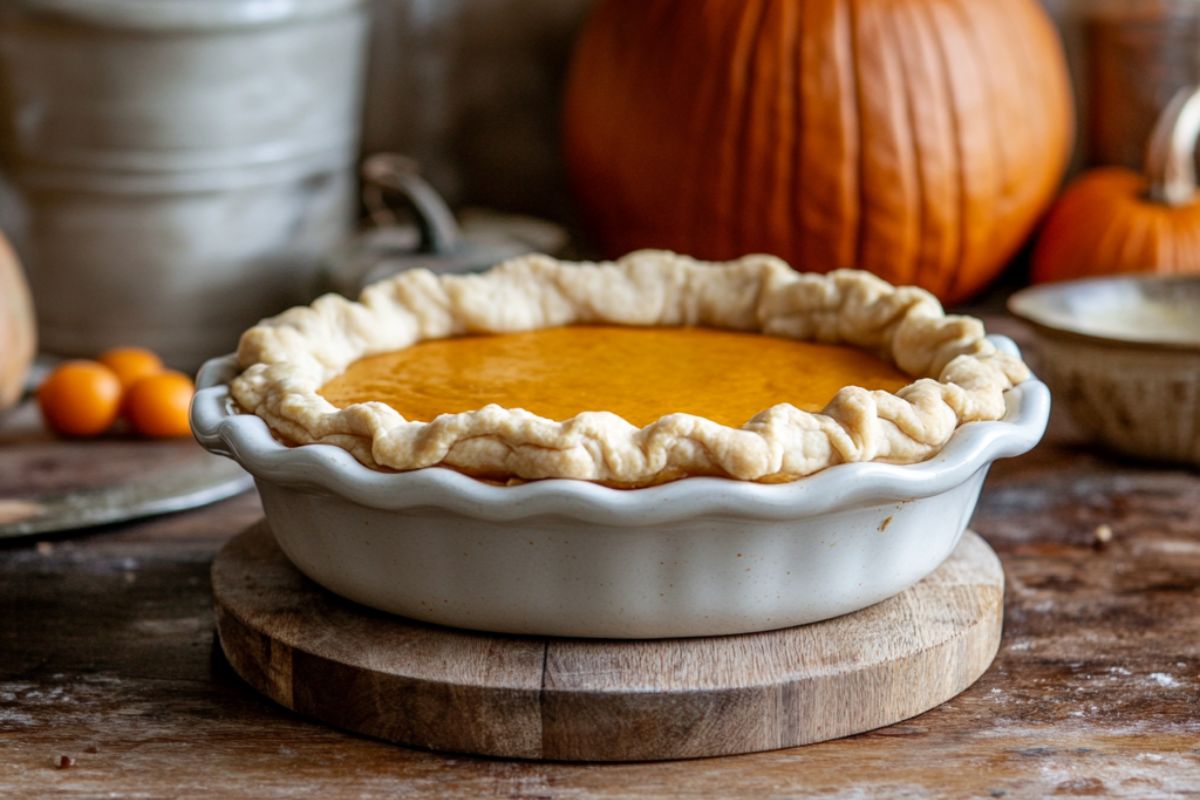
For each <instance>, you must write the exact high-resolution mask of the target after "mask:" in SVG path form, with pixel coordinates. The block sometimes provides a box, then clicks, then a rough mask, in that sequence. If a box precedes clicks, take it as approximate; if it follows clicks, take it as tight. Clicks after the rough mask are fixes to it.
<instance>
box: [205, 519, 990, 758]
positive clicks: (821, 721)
mask: <svg viewBox="0 0 1200 800" xmlns="http://www.w3.org/2000/svg"><path fill="white" fill-rule="evenodd" d="M212 582H213V594H214V598H215V602H216V619H217V631H218V634H219V636H220V640H221V646H222V648H223V649H224V651H225V655H226V657H227V658H228V659H229V662H230V663H231V664H232V666H233V668H234V669H235V670H236V671H237V672H238V674H240V675H241V676H242V678H244V679H245V680H246V681H247V682H248V683H249V684H250V685H251V686H253V687H254V688H255V689H257V690H258V691H260V692H262V693H264V694H266V695H267V696H269V697H270V698H272V699H273V700H275V701H276V702H278V703H280V704H281V705H283V706H286V707H287V708H290V709H293V710H295V711H298V712H300V713H301V714H305V715H308V716H311V717H315V718H316V719H319V720H322V721H324V722H327V723H329V724H331V725H335V726H337V727H340V728H345V729H348V730H352V731H358V732H360V733H365V734H368V735H371V736H376V737H379V738H382V739H387V740H390V741H393V742H399V743H402V744H408V745H416V746H420V747H427V748H432V749H435V750H449V751H457V752H467V753H479V754H485V755H495V756H509V757H518V758H532V759H555V760H585V761H627V760H632V761H637V760H656V759H673V758H692V757H698V756H715V755H730V754H734V753H747V752H753V751H759V750H771V749H776V748H782V747H791V746H793V745H801V744H807V743H811V742H819V741H823V740H826V739H833V738H837V737H841V736H847V735H849V734H853V733H859V732H862V731H867V730H871V729H874V728H879V727H882V726H884V725H889V724H891V723H894V722H898V721H900V720H903V719H907V718H909V717H912V716H914V715H916V714H919V713H921V712H923V711H925V710H927V709H930V708H932V707H934V706H936V705H939V704H940V703H943V702H945V701H946V700H948V699H950V698H951V697H953V696H954V695H956V694H958V693H959V692H961V691H963V690H964V689H966V688H967V687H968V686H970V685H971V684H972V683H973V682H974V681H975V680H976V679H977V678H979V676H980V675H982V674H983V672H984V671H985V670H986V669H987V667H988V665H989V664H990V663H991V661H992V658H993V657H994V656H995V654H996V650H997V648H998V646H999V643H1000V629H1001V623H1002V618H1003V596H1004V573H1003V570H1002V569H1001V566H1000V562H999V560H998V559H997V558H996V555H995V553H993V552H992V550H991V548H989V547H988V545H987V544H986V543H985V542H984V541H983V540H982V539H981V538H979V537H978V536H977V535H975V534H974V533H971V532H969V531H968V532H967V534H966V535H965V536H964V537H963V540H962V542H961V543H960V544H959V546H958V548H957V549H956V550H955V552H954V553H953V555H951V557H950V558H949V559H948V560H947V561H946V562H945V563H944V564H943V565H942V566H941V567H940V568H939V569H938V570H937V571H936V572H934V574H933V575H931V576H929V577H928V578H926V579H925V580H924V581H922V582H921V583H919V584H917V585H916V586H914V587H913V588H911V589H909V590H908V591H906V592H903V593H902V594H900V595H898V596H896V597H893V598H891V599H890V600H886V601H884V602H882V603H880V604H878V605H876V606H873V607H871V608H868V609H864V610H863V611H859V612H857V613H855V614H849V615H847V616H844V617H840V618H837V619H833V620H828V621H825V622H819V623H815V624H812V625H804V626H800V627H796V628H787V629H784V630H778V631H769V632H765V633H755V634H747V635H741V636H722V637H713V638H697V639H662V640H643V641H617V640H586V639H556V638H541V637H529V636H504V635H499V634H490V633H480V632H474V631H464V630H455V629H451V628H442V627H438V626H434V625H427V624H424V623H420V622H414V621H411V620H407V619H403V618H400V617H395V616H390V615H387V614H383V613H380V612H376V611H372V610H370V609H367V608H364V607H362V606H359V605H356V604H354V603H351V602H348V601H346V600H342V599H341V598H339V597H337V596H335V595H333V594H330V593H329V592H326V591H325V590H323V589H321V588H320V587H318V586H317V585H316V584H314V583H312V582H311V581H309V580H308V579H307V578H304V577H303V576H302V575H301V574H300V573H299V572H298V571H297V570H296V569H295V568H294V567H293V566H292V565H291V563H290V562H289V561H288V560H287V559H286V558H285V557H284V555H283V554H282V553H281V552H280V550H279V548H278V547H277V546H276V544H275V541H274V539H273V537H272V536H271V534H270V531H269V529H268V528H267V527H266V525H265V523H262V522H260V523H258V524H256V525H254V526H252V527H250V528H249V529H247V530H246V531H243V532H242V533H241V534H239V535H238V536H236V537H234V538H233V539H232V540H230V542H229V543H228V544H226V545H225V547H224V548H223V549H222V550H221V552H220V553H219V554H218V555H217V558H216V561H215V563H214V564H213V569H212Z"/></svg>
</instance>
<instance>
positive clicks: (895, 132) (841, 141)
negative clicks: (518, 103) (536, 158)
mask: <svg viewBox="0 0 1200 800" xmlns="http://www.w3.org/2000/svg"><path fill="white" fill-rule="evenodd" d="M1072 137H1073V119H1072V111H1071V99H1070V87H1069V83H1068V78H1067V72H1066V65H1065V60H1064V57H1063V52H1062V46H1061V43H1060V41H1059V39H1058V35H1057V33H1056V31H1055V30H1054V27H1053V25H1052V23H1051V22H1050V20H1049V19H1048V17H1047V16H1046V14H1045V12H1044V11H1043V10H1042V9H1041V7H1040V6H1039V4H1038V3H1037V0H1002V2H1001V1H999V0H771V1H770V2H768V0H744V2H736V3H735V2H729V1H728V0H602V2H600V3H599V5H598V6H597V8H596V9H595V10H594V12H593V14H592V16H591V18H590V19H589V21H588V22H587V24H586V25H585V28H584V31H583V33H582V35H581V38H580V40H579V42H578V45H577V47H576V50H575V54H574V58H573V61H572V65H571V70H570V75H569V78H568V85H567V93H566V104H565V111H564V146H565V156H566V161H567V166H568V171H569V175H570V179H571V184H572V189H573V192H574V195H575V197H576V199H577V202H578V206H579V210H580V213H581V214H582V216H583V220H584V222H585V225H586V227H587V228H588V229H589V231H590V232H591V233H592V234H593V235H594V237H595V238H596V240H597V241H598V243H599V244H600V246H601V247H602V248H603V249H604V250H605V251H607V252H608V253H609V254H613V255H615V254H618V253H623V252H626V251H629V250H633V249H636V248H639V247H664V248H670V249H673V250H678V251H681V252H686V253H689V254H692V255H696V256H700V257H705V258H711V259H726V258H733V257H736V256H740V255H743V254H745V253H747V252H765V253H774V254H776V255H779V256H781V257H783V258H785V259H786V260H788V261H790V262H791V263H792V264H793V265H794V266H796V267H797V268H801V269H805V270H815V271H826V270H830V269H833V268H837V267H860V268H865V269H869V270H871V271H873V272H875V273H877V274H879V275H881V276H882V277H884V278H885V279H887V280H888V281H891V282H893V283H901V284H911V283H915V284H919V285H921V286H924V287H925V288H927V289H930V290H932V291H933V292H934V293H935V294H937V295H938V296H939V297H940V298H942V299H943V300H944V301H949V302H953V301H956V300H961V299H964V298H966V297H968V296H969V295H971V294H973V293H975V292H976V291H978V290H979V289H981V288H982V287H983V286H984V285H985V284H987V283H988V282H989V281H990V280H991V279H992V278H994V277H995V276H996V275H997V273H998V272H999V271H1000V270H1002V269H1003V267H1004V265H1005V264H1006V263H1007V261H1008V260H1009V259H1010V257H1011V256H1012V255H1013V254H1014V253H1015V252H1016V250H1017V249H1018V248H1019V247H1020V246H1021V244H1022V243H1023V242H1024V240H1025V239H1026V238H1027V236H1028V235H1029V233H1030V231H1031V229H1032V227H1033V225H1034V224H1035V222H1036V221H1037V220H1038V218H1039V217H1040V215H1041V213H1042V212H1043V211H1044V210H1045V208H1046V206H1047V205H1048V204H1049V202H1050V200H1051V198H1052V197H1053V195H1054V193H1055V192H1056V190H1057V188H1058V185H1059V181H1060V179H1061V177H1062V172H1063V169H1064V167H1065V165H1066V162H1067V157H1068V153H1069V150H1070V147H1071V142H1072Z"/></svg>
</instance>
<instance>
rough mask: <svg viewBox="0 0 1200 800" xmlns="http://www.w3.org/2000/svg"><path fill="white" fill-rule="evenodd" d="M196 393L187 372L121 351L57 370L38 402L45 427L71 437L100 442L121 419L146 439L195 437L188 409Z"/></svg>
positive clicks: (136, 350) (141, 352)
mask: <svg viewBox="0 0 1200 800" xmlns="http://www.w3.org/2000/svg"><path fill="white" fill-rule="evenodd" d="M193 391H195V387H194V386H193V385H192V380H191V378H189V377H188V376H187V375H184V374H183V373H182V372H176V371H175V370H170V369H167V368H166V367H164V366H163V363H162V359H160V358H159V357H158V356H157V355H155V354H154V353H152V352H151V351H149V350H146V349H143V348H140V347H118V348H115V349H113V350H108V351H106V352H105V353H103V354H102V355H101V356H100V357H99V358H98V359H97V360H95V361H82V360H81V361H67V362H65V363H63V364H60V365H58V366H57V367H56V368H55V369H54V371H53V372H51V373H50V374H49V375H48V376H47V377H46V379H45V380H44V381H42V384H41V386H39V387H38V391H37V400H38V405H39V406H40V407H41V410H42V417H43V418H44V419H45V420H46V424H47V425H49V426H50V427H51V428H52V429H54V430H55V431H57V432H58V433H61V434H64V435H67V436H97V435H99V434H101V433H104V432H105V431H107V430H108V429H109V428H111V427H112V426H113V423H115V422H116V421H117V419H118V418H119V417H121V416H124V417H125V419H127V420H128V421H129V424H130V425H131V426H132V427H133V429H134V430H135V431H137V432H138V433H140V434H141V435H143V436H152V437H173V436H187V435H188V434H190V433H191V427H190V426H189V425H188V405H189V404H190V403H191V401H192V393H193Z"/></svg>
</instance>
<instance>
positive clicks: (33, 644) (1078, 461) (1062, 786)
mask: <svg viewBox="0 0 1200 800" xmlns="http://www.w3.org/2000/svg"><path fill="white" fill-rule="evenodd" d="M992 326H993V325H992V322H990V321H989V327H992ZM3 425H4V422H3V421H0V429H2V428H3ZM8 442H10V443H11V442H12V440H11V439H10V440H8ZM78 447H79V448H80V449H79V451H78V461H79V465H78V469H80V470H81V471H89V470H90V471H91V474H92V475H93V476H94V477H95V479H96V480H100V479H101V478H102V473H103V472H104V470H105V469H106V466H105V464H104V463H102V462H98V461H97V460H95V459H93V458H92V457H91V452H92V451H91V450H89V449H88V448H89V447H90V445H88V444H80V445H78ZM8 452H9V445H8V444H5V445H3V447H2V448H0V465H5V464H7V461H8V458H9V456H8ZM7 475H8V473H5V476H6V477H5V478H3V480H5V481H7V480H10V478H8V477H7ZM0 488H7V487H0ZM261 516H262V509H261V507H260V505H259V503H258V500H257V498H256V497H255V496H254V495H253V494H249V495H244V496H242V497H240V498H238V499H235V500H231V501H227V502H225V503H222V504H220V505H217V506H213V507H210V508H207V509H203V510H198V511H194V512H188V513H186V514H180V515H175V516H171V517H165V518H161V519H157V520H150V521H143V522H139V523H135V524H130V525H123V526H117V527H112V528H108V529H104V530H99V531H91V532H87V533H84V534H80V535H77V536H76V537H73V538H57V539H53V540H46V541H43V542H40V543H37V542H24V543H16V544H12V545H8V546H0V796H2V797H6V798H7V797H12V798H44V797H45V798H62V797H78V798H96V797H117V798H131V799H134V798H136V799H137V800H145V799H146V798H168V797H171V798H174V797H221V798H323V799H328V798H356V799H357V798H396V797H404V798H457V797H462V798H473V797H489V798H529V799H531V800H532V799H533V798H540V799H542V800H579V799H580V798H667V797H678V798H710V797H728V798H768V797H770V798H818V797H839V798H867V797H870V798H874V797H906V798H916V797H922V798H924V797H939V798H955V799H957V798H974V797H980V798H1042V797H1117V798H1138V799H1139V800H1140V799H1142V798H1183V797H1194V796H1196V794H1197V791H1198V787H1200V713H1198V711H1197V709H1198V708H1200V636H1197V631H1200V474H1198V473H1197V472H1196V471H1189V470H1181V469H1177V468H1173V467H1169V466H1163V465H1154V464H1137V463H1133V462H1129V461H1125V460H1120V459H1116V458H1113V457H1110V456H1108V455H1105V454H1103V453H1100V452H1098V451H1096V450H1094V449H1093V448H1092V447H1090V446H1089V445H1087V444H1086V443H1085V442H1083V441H1082V440H1081V439H1080V438H1079V436H1078V434H1077V432H1076V431H1074V430H1073V429H1072V428H1071V427H1070V425H1069V424H1068V422H1067V420H1066V419H1065V418H1064V417H1062V416H1061V415H1060V414H1059V413H1058V412H1057V411H1056V414H1055V417H1054V419H1053V421H1052V426H1051V431H1050V433H1049V435H1048V437H1047V439H1046V441H1045V442H1044V443H1043V444H1042V445H1041V446H1039V447H1038V449H1037V450H1035V451H1034V452H1033V453H1031V454H1029V455H1028V456H1023V457H1021V458H1019V459H1013V460H1010V461H1002V462H999V463H998V464H996V466H995V467H994V468H993V470H992V472H991V475H990V476H989V478H988V483H987V486H986V488H985V490H984V493H983V497H982V499H981V501H980V504H979V507H978V509H977V510H976V513H975V517H974V520H973V521H972V528H974V529H975V530H977V531H978V532H979V533H980V534H981V535H982V536H983V537H984V538H985V539H987V541H988V542H989V544H991V546H992V547H993V548H994V549H995V550H996V552H997V553H998V554H999V556H1000V559H1001V561H1002V562H1003V564H1004V567H1005V572H1006V577H1007V587H1006V598H1005V629H1004V637H1003V640H1002V641H1001V646H1000V652H999V654H998V655H997V658H996V661H995V663H994V665H993V666H992V668H991V669H990V670H988V672H987V673H986V674H985V675H984V676H983V677H982V678H981V679H980V680H979V681H978V682H977V683H976V684H975V685H974V686H972V687H971V688H969V689H967V691H965V692H963V693H962V694H961V695H959V696H958V697H956V698H955V699H953V700H951V701H950V702H949V703H946V704H944V705H941V706H938V707H937V708H935V709H933V710H931V711H928V712H926V713H925V714H922V715H920V716H919V717H916V718H914V719H912V720H909V721H907V722H903V723H900V724H898V725H893V726H890V727H887V728H882V729H880V730H877V731H874V732H871V733H865V734H861V735H858V736H852V737H849V738H845V739H838V740H835V741H829V742H822V743H820V744H814V745H809V746H807V747H801V748H793V749H789V750H777V751H772V752H765V753H758V754H754V755H745V756H731V757H722V758H709V759H699V760H689V761H671V762H651V763H625V764H621V763H618V764H572V763H551V762H534V761H507V760H500V759H493V758H482V757H471V756H447V755H440V754H437V753H433V752H430V751H427V750H422V749H410V748H404V747H399V746H396V745H392V744H388V743H385V742H381V741H378V740H375V739H370V738H367V737H363V736H357V735H354V734H348V733H344V732H341V731H338V730H335V729H333V728H331V727H329V726H327V725H322V724H320V723H316V722H312V721H310V720H307V719H305V718H303V717H301V716H299V715H296V714H293V713H290V712H287V711H285V710H283V709H281V708H280V707H279V706H278V705H276V704H275V703H273V702H272V701H270V700H268V699H266V698H264V697H262V696H261V695H259V694H258V693H257V692H255V691H254V690H252V689H251V688H250V687H248V686H247V685H246V684H245V683H244V682H243V681H242V680H241V679H240V678H238V677H237V675H236V674H234V673H233V671H232V670H231V669H230V668H229V666H228V664H227V663H226V662H225V659H224V658H223V657H222V655H221V654H220V649H219V647H217V646H216V645H215V642H214V640H213V622H214V620H213V614H212V592H211V586H210V584H209V569H210V567H211V564H212V560H213V556H214V555H215V553H216V552H217V551H218V550H219V549H220V547H221V546H222V545H223V544H224V543H225V542H226V541H227V540H228V538H229V536H230V534H231V533H232V532H233V531H238V530H241V529H242V528H245V527H246V526H248V525H250V524H252V523H253V522H255V521H256V520H257V519H259V518H260V517H261ZM1105 526H1107V527H1105ZM1104 530H1109V531H1111V534H1112V535H1111V540H1110V541H1109V542H1107V543H1102V542H1101V539H1103V538H1104V536H1102V535H1101V536H1098V535H1097V531H1104ZM62 756H68V757H69V758H73V759H75V763H74V765H72V766H70V767H68V768H59V766H58V765H59V764H60V763H61V761H60V759H61V757H62Z"/></svg>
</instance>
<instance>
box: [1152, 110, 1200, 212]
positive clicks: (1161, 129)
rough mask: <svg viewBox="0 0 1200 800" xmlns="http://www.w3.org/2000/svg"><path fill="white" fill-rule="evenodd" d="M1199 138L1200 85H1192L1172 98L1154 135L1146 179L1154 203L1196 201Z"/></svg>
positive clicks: (1179, 203)
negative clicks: (1197, 146)
mask: <svg viewBox="0 0 1200 800" xmlns="http://www.w3.org/2000/svg"><path fill="white" fill-rule="evenodd" d="M1197 139H1200V86H1188V87H1186V88H1183V89H1181V90H1179V92H1178V93H1177V94H1176V95H1175V96H1174V97H1173V98H1171V102H1170V103H1169V104H1168V105H1167V107H1166V109H1165V110H1164V111H1163V112H1162V115H1161V116H1160V117H1159V118H1158V122H1156V123H1155V125H1154V133H1152V134H1151V135H1150V146H1149V147H1148V148H1147V149H1146V179H1147V181H1148V182H1149V188H1148V189H1147V193H1148V194H1149V196H1150V199H1151V200H1154V201H1155V202H1158V203H1165V204H1167V205H1169V206H1182V205H1188V204H1190V203H1192V202H1193V201H1194V199H1195V196H1196V142H1197Z"/></svg>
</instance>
